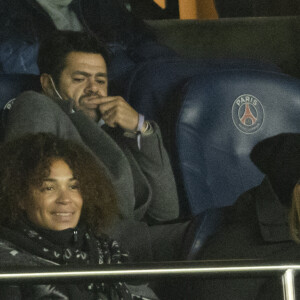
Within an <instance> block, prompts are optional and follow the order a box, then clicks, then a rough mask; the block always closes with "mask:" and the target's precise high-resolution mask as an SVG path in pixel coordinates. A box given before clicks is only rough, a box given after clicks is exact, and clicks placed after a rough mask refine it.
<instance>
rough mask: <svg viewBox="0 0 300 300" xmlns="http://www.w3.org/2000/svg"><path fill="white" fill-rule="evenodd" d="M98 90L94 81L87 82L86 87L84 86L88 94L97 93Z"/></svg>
mask: <svg viewBox="0 0 300 300" xmlns="http://www.w3.org/2000/svg"><path fill="white" fill-rule="evenodd" d="M98 90H99V87H98V85H97V82H96V81H95V80H92V79H90V80H88V81H87V86H86V91H88V92H94V93H95V92H97V91H98Z"/></svg>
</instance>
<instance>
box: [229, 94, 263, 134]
mask: <svg viewBox="0 0 300 300" xmlns="http://www.w3.org/2000/svg"><path fill="white" fill-rule="evenodd" d="M232 120H233V123H234V125H235V127H236V128H237V129H238V130H239V131H241V132H243V133H246V134H252V133H255V132H257V131H258V130H259V129H260V128H261V126H262V124H263V121H264V108H263V106H262V104H261V102H260V101H259V100H258V99H257V98H256V97H255V96H252V95H249V94H244V95H241V96H239V97H238V98H236V99H235V101H234V102H233V105H232Z"/></svg>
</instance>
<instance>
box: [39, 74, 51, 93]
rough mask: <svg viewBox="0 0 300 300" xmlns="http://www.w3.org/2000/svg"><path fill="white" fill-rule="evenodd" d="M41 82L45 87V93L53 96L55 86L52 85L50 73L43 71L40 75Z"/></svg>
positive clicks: (43, 87)
mask: <svg viewBox="0 0 300 300" xmlns="http://www.w3.org/2000/svg"><path fill="white" fill-rule="evenodd" d="M40 82H41V86H42V89H43V92H44V93H45V95H47V96H50V97H51V96H53V86H52V82H51V79H50V75H49V74H47V73H43V74H41V76H40Z"/></svg>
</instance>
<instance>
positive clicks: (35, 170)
mask: <svg viewBox="0 0 300 300" xmlns="http://www.w3.org/2000/svg"><path fill="white" fill-rule="evenodd" d="M0 157H1V164H0V225H2V224H10V225H13V224H14V223H15V222H16V221H17V220H18V219H19V218H20V217H21V216H23V215H24V211H23V210H22V209H21V208H20V205H19V204H20V203H21V202H22V201H24V199H26V200H30V199H31V198H32V190H33V187H35V188H36V187H40V186H41V185H42V183H43V180H44V179H45V178H46V177H48V176H49V174H50V166H51V164H52V162H53V161H54V160H56V159H62V160H63V161H65V162H66V163H67V164H68V166H69V167H70V169H71V170H72V172H73V175H74V178H76V179H77V180H78V181H79V188H80V192H81V195H82V199H83V206H82V211H81V217H80V220H81V221H83V222H85V223H86V224H87V225H88V226H89V227H90V228H91V229H92V230H94V231H96V232H98V233H99V232H101V231H102V230H103V229H104V228H105V227H106V226H107V225H108V224H109V223H110V221H112V220H113V219H114V217H116V216H117V215H118V209H117V200H116V194H115V192H114V188H113V186H112V183H111V181H110V180H109V178H108V177H107V175H106V174H105V171H104V169H103V167H102V166H101V163H100V162H99V161H98V159H97V158H96V157H95V156H94V155H93V154H92V153H91V152H90V151H89V150H88V149H87V148H85V146H83V145H80V144H78V143H75V142H73V141H70V140H64V139H60V138H58V137H56V136H55V135H53V134H50V133H38V134H27V135H24V136H23V137H21V138H18V139H15V140H13V141H11V142H8V143H5V144H3V145H2V146H1V147H0Z"/></svg>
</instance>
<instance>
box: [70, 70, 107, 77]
mask: <svg viewBox="0 0 300 300" xmlns="http://www.w3.org/2000/svg"><path fill="white" fill-rule="evenodd" d="M72 75H82V76H85V77H91V76H92V74H90V73H88V72H84V71H75V72H73V73H72ZM95 76H96V77H107V73H104V72H98V73H96V74H95Z"/></svg>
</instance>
